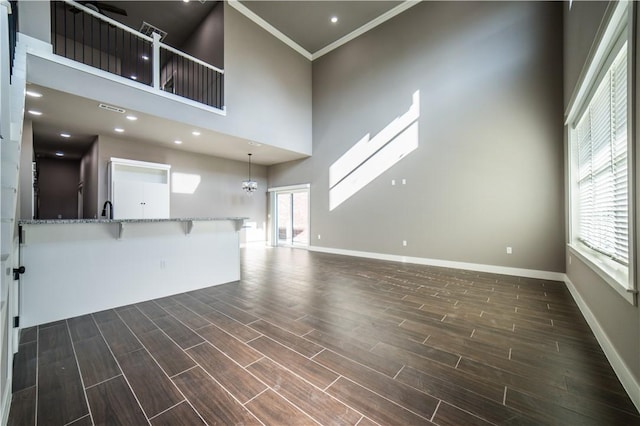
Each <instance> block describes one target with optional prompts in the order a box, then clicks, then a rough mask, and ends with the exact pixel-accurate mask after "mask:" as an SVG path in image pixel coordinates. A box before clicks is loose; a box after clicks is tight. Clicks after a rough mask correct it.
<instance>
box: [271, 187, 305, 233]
mask: <svg viewBox="0 0 640 426" xmlns="http://www.w3.org/2000/svg"><path fill="white" fill-rule="evenodd" d="M275 225H276V229H275V231H276V244H277V245H279V246H280V245H285V246H307V245H309V188H308V187H307V186H305V187H304V188H303V189H290V190H281V191H275Z"/></svg>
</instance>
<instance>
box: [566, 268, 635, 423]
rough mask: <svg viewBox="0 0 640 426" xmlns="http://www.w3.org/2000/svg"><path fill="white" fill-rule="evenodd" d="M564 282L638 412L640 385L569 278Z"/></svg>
mask: <svg viewBox="0 0 640 426" xmlns="http://www.w3.org/2000/svg"><path fill="white" fill-rule="evenodd" d="M564 282H565V284H566V286H567V288H568V289H569V292H570V293H571V296H573V300H575V301H576V304H577V305H578V308H580V312H582V315H583V316H584V318H585V320H586V321H587V324H589V327H590V328H591V331H593V334H594V335H595V336H596V339H597V340H598V343H599V344H600V347H601V348H602V350H603V351H604V354H605V355H606V357H607V359H608V360H609V363H610V364H611V367H612V368H613V371H615V373H616V375H617V376H618V379H620V382H621V383H622V386H623V387H624V389H625V390H626V391H627V393H628V394H629V397H630V398H631V400H632V401H633V403H634V405H635V406H636V408H638V410H639V411H640V383H639V382H638V381H637V380H636V379H635V378H634V377H633V374H631V370H630V369H629V367H627V364H626V363H625V362H624V360H623V359H622V358H620V355H618V352H617V351H616V348H615V347H614V346H613V344H612V343H611V340H609V337H607V335H606V333H605V332H604V330H603V329H602V327H601V326H600V323H599V322H598V320H597V319H596V317H595V315H593V312H591V309H589V306H588V305H587V304H586V303H585V301H584V299H583V298H582V296H580V293H578V290H577V289H576V287H575V286H574V285H573V283H572V282H571V280H570V279H569V277H567V276H565V277H564Z"/></svg>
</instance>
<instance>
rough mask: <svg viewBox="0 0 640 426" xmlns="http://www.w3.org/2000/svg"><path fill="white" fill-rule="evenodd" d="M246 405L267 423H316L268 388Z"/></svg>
mask: <svg viewBox="0 0 640 426" xmlns="http://www.w3.org/2000/svg"><path fill="white" fill-rule="evenodd" d="M246 407H247V408H248V409H249V410H250V411H251V412H252V413H253V414H254V415H255V416H256V417H257V418H258V419H260V421H262V423H264V424H267V425H284V424H290V425H314V426H315V425H316V422H314V421H313V420H312V419H311V418H309V416H307V415H305V414H304V413H303V412H302V411H300V410H298V409H297V408H296V407H294V406H293V405H291V404H290V403H289V402H287V401H286V400H284V399H283V398H282V397H281V396H280V395H278V394H276V393H275V392H273V391H272V390H270V389H268V390H266V391H265V392H263V393H261V394H260V395H258V396H257V397H256V398H254V399H253V400H251V401H250V402H249V403H248V404H247V405H246Z"/></svg>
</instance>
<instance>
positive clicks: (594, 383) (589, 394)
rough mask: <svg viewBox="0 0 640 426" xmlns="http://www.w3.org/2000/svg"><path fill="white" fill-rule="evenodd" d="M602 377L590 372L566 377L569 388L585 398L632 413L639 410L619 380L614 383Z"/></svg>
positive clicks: (570, 391) (573, 392) (571, 391)
mask: <svg viewBox="0 0 640 426" xmlns="http://www.w3.org/2000/svg"><path fill="white" fill-rule="evenodd" d="M601 377H602V376H600V375H588V374H587V375H585V376H583V377H580V378H577V377H565V381H566V383H567V390H568V391H569V393H572V394H574V395H577V396H580V397H582V398H585V399H590V400H594V401H598V402H601V403H603V404H607V405H611V406H613V407H616V408H619V409H621V410H624V411H627V412H630V413H635V412H637V408H636V406H635V405H633V402H632V401H631V398H629V396H628V395H627V393H626V391H625V390H624V388H623V387H622V385H621V384H620V383H619V382H617V383H615V384H614V385H612V384H611V382H610V380H609V379H608V378H606V379H605V380H601Z"/></svg>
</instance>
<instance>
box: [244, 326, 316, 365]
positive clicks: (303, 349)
mask: <svg viewBox="0 0 640 426" xmlns="http://www.w3.org/2000/svg"><path fill="white" fill-rule="evenodd" d="M249 327H251V328H253V329H254V330H256V331H258V332H260V333H262V334H264V335H265V336H267V337H270V338H271V339H273V340H275V341H276V342H278V343H280V344H282V345H284V346H286V347H288V348H289V349H293V350H294V351H296V352H298V353H300V354H302V355H304V356H306V357H309V358H311V357H312V356H314V355H315V354H317V353H318V352H320V351H321V350H322V349H324V348H323V347H322V346H320V345H316V344H315V343H313V342H311V341H309V340H307V339H305V338H303V337H299V336H296V335H295V334H293V333H290V332H288V331H286V330H283V329H282V328H280V327H276V326H275V325H273V324H269V323H268V322H266V321H263V320H258V321H255V322H252V323H251V324H249Z"/></svg>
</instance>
